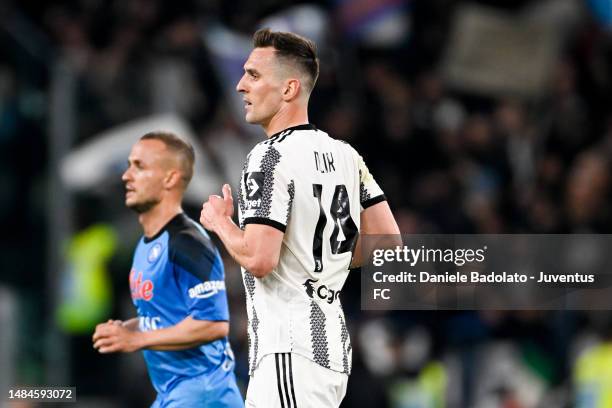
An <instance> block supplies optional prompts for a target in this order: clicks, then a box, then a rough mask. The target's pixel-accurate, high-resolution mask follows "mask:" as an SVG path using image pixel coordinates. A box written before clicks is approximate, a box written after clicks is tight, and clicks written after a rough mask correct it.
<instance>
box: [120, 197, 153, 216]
mask: <svg viewBox="0 0 612 408" xmlns="http://www.w3.org/2000/svg"><path fill="white" fill-rule="evenodd" d="M157 204H159V200H156V199H149V200H147V201H143V202H139V203H131V204H129V203H125V206H126V207H127V208H129V209H130V210H133V211H135V212H136V213H137V214H144V213H146V212H148V211H150V210H151V209H152V208H153V207H155V206H156V205H157Z"/></svg>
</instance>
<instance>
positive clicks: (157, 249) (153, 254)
mask: <svg viewBox="0 0 612 408" xmlns="http://www.w3.org/2000/svg"><path fill="white" fill-rule="evenodd" d="M161 252H162V245H161V244H160V243H159V242H158V243H157V244H155V245H153V247H152V248H151V249H149V255H148V256H147V260H148V261H149V262H151V263H153V262H155V260H157V258H159V255H160V254H161Z"/></svg>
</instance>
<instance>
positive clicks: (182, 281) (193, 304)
mask: <svg viewBox="0 0 612 408" xmlns="http://www.w3.org/2000/svg"><path fill="white" fill-rule="evenodd" d="M170 254H171V262H172V263H173V269H174V273H175V279H176V282H177V284H178V288H179V291H180V292H181V294H182V295H183V299H185V303H186V305H187V309H188V314H189V316H191V317H192V318H194V319H196V320H210V321H228V320H229V308H228V304H227V293H226V290H225V279H224V278H225V273H224V270H223V262H222V261H221V257H220V256H219V253H218V252H217V250H216V248H215V247H214V245H213V244H212V242H210V240H209V239H208V238H204V237H202V236H196V235H195V234H188V233H180V234H178V235H177V237H176V239H174V240H173V242H172V244H171V252H170Z"/></svg>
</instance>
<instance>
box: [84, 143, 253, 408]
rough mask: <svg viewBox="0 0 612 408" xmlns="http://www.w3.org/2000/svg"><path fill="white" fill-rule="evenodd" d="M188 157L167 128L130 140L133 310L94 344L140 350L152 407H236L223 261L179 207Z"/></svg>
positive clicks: (102, 329)
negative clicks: (137, 229)
mask: <svg viewBox="0 0 612 408" xmlns="http://www.w3.org/2000/svg"><path fill="white" fill-rule="evenodd" d="M194 159H195V157H194V151H193V148H192V147H191V146H190V145H189V144H187V143H186V142H184V141H183V140H181V139H180V138H178V137H177V136H176V135H174V134H172V133H168V132H152V133H148V134H146V135H144V136H143V137H142V138H141V139H140V140H139V141H138V143H136V144H135V145H134V146H133V148H132V151H131V153H130V156H129V158H128V168H127V170H126V171H125V173H124V174H123V181H124V183H125V187H126V195H125V204H126V206H128V207H129V208H131V209H133V210H135V211H136V212H137V213H138V221H139V222H140V224H141V225H142V228H143V230H144V236H143V237H142V238H141V239H140V241H139V242H138V246H137V248H136V251H135V253H134V261H133V264H132V270H131V272H130V277H129V279H130V290H131V295H132V302H133V303H134V306H135V307H136V309H137V311H138V317H137V318H133V319H130V320H126V321H123V322H122V321H119V320H110V321H108V322H106V323H101V324H99V325H98V326H97V327H96V330H95V333H94V335H93V341H94V347H95V348H96V349H97V350H98V351H99V352H100V353H115V352H132V351H137V350H142V351H143V355H144V358H145V361H146V363H147V368H148V370H149V376H150V378H151V382H152V383H153V387H154V388H155V390H156V391H157V398H156V400H155V402H154V403H153V405H152V406H153V407H154V408H173V407H176V408H179V407H181V408H182V407H196V406H197V407H205V408H221V407H223V408H228V407H232V408H240V407H244V402H243V400H242V397H241V395H240V392H239V391H238V387H237V386H236V378H235V376H234V356H233V353H232V350H231V347H230V344H229V341H228V338H227V336H228V332H229V323H228V322H229V310H228V305H227V295H226V292H225V280H224V278H225V273H224V269H223V262H222V261H221V257H220V255H219V251H218V250H217V248H215V246H214V244H213V243H212V241H211V240H210V238H209V236H208V234H207V233H206V231H204V229H203V228H202V226H201V225H199V224H197V223H196V222H195V221H193V220H191V219H190V218H189V217H187V216H186V215H185V214H184V213H183V210H182V208H181V201H182V198H183V192H184V191H185V189H186V188H187V185H188V184H189V181H190V180H191V176H192V174H193V163H194Z"/></svg>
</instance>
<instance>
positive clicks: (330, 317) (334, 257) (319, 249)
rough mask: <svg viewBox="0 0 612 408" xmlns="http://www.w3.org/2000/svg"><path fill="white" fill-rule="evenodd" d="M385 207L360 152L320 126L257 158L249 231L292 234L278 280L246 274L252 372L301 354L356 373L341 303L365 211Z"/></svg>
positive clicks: (250, 178) (295, 131)
mask: <svg viewBox="0 0 612 408" xmlns="http://www.w3.org/2000/svg"><path fill="white" fill-rule="evenodd" d="M382 199H384V196H383V195H382V192H381V191H380V189H379V188H378V186H377V185H376V183H375V182H374V181H373V180H371V176H369V173H368V171H367V168H366V167H365V165H363V161H362V160H361V157H360V156H359V155H358V154H357V153H356V151H355V150H354V149H353V148H352V147H351V146H350V145H348V144H347V143H344V142H342V141H338V140H335V139H333V138H331V137H329V136H328V135H327V134H326V133H325V132H323V131H320V130H317V129H315V128H314V127H313V126H312V125H302V126H298V127H294V128H290V129H287V130H285V131H284V132H281V133H279V134H278V135H275V136H273V137H271V138H270V139H268V140H267V141H265V142H262V143H260V144H259V145H258V146H256V147H255V148H254V149H253V151H252V152H251V154H250V155H249V157H248V158H247V162H246V163H245V169H244V173H243V179H242V180H241V194H240V210H241V211H240V213H241V224H242V226H244V225H246V224H249V223H259V224H268V225H271V226H273V227H275V228H278V229H280V230H282V231H284V232H285V234H284V238H283V245H282V248H281V254H280V260H279V264H278V266H277V267H276V268H275V269H274V271H273V272H272V273H271V274H269V275H268V276H266V277H265V278H263V279H254V278H253V276H252V275H251V274H249V273H248V272H245V274H244V278H245V287H246V288H247V292H248V295H249V296H248V297H247V298H248V299H247V302H249V309H251V310H250V312H251V313H250V316H249V318H250V323H251V325H250V326H251V327H250V334H252V336H253V337H254V339H253V340H254V343H255V345H256V347H254V349H252V350H251V351H252V354H255V356H254V355H251V357H252V361H251V363H252V364H256V362H257V361H258V359H259V358H260V357H261V356H263V355H265V354H266V353H268V352H295V353H298V354H303V355H305V356H306V357H308V358H311V359H312V360H313V361H315V362H317V363H319V364H320V365H322V366H324V367H327V368H331V369H334V370H336V371H342V372H347V373H348V371H349V370H350V344H349V341H348V332H347V331H346V325H345V322H344V315H343V313H342V308H341V305H340V299H339V296H340V291H341V289H342V286H343V284H344V281H345V280H346V278H347V275H348V267H349V264H350V261H351V258H352V250H353V248H354V245H355V243H356V241H357V237H358V233H359V232H358V231H359V220H360V212H361V208H362V206H364V203H365V204H366V205H365V206H367V205H368V204H370V203H373V202H378V201H376V200H382ZM253 320H255V322H256V324H255V325H253ZM254 326H255V327H254ZM251 330H252V332H251ZM260 337H265V342H264V341H263V340H264V339H261V340H262V341H260ZM257 354H259V355H257ZM252 368H253V367H252Z"/></svg>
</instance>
